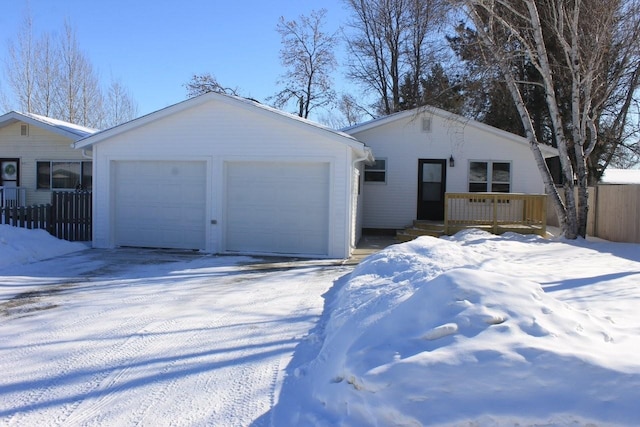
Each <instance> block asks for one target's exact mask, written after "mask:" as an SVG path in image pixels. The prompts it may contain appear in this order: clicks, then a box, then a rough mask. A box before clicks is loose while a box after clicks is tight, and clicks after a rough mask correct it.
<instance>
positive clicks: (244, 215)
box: [226, 162, 330, 255]
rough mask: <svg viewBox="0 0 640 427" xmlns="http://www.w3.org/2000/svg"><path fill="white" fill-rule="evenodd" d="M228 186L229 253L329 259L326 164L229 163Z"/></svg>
mask: <svg viewBox="0 0 640 427" xmlns="http://www.w3.org/2000/svg"><path fill="white" fill-rule="evenodd" d="M226 185H227V193H226V224H227V227H226V249H227V250H228V251H240V252H266V253H282V254H307V255H327V254H328V240H329V237H328V236H329V185H330V183H329V164H328V163H272V162H233V163H228V164H227V168H226Z"/></svg>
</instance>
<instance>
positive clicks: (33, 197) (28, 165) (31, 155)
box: [0, 122, 90, 205]
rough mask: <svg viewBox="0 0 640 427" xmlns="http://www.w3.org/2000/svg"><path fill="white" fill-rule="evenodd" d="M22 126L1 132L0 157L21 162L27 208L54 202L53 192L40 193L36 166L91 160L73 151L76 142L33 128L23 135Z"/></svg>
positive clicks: (43, 191) (41, 191) (0, 130)
mask: <svg viewBox="0 0 640 427" xmlns="http://www.w3.org/2000/svg"><path fill="white" fill-rule="evenodd" d="M22 124H24V123H22V122H15V123H12V124H9V125H7V126H4V127H2V128H0V157H2V158H19V159H20V187H22V188H25V189H26V198H27V202H26V204H27V205H36V204H45V203H49V202H51V191H50V190H38V189H37V185H36V184H37V170H36V162H38V161H47V160H90V159H87V158H86V157H83V155H82V150H75V149H73V148H71V144H72V143H73V140H71V139H69V138H65V137H63V136H61V135H58V134H56V133H53V132H49V131H47V130H45V129H42V128H40V127H37V126H33V125H29V135H28V136H22V135H20V126H21V125H22Z"/></svg>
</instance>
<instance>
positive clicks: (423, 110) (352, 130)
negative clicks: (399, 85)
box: [341, 106, 559, 157]
mask: <svg viewBox="0 0 640 427" xmlns="http://www.w3.org/2000/svg"><path fill="white" fill-rule="evenodd" d="M424 115H433V116H436V117H440V118H442V119H444V120H452V121H456V122H458V123H462V124H464V125H465V126H470V127H472V128H476V129H480V130H483V131H485V132H489V133H491V134H493V135H496V136H499V137H502V138H506V139H510V140H511V141H513V142H515V143H518V144H524V145H527V146H528V145H529V140H527V139H526V138H524V137H521V136H519V135H516V134H513V133H511V132H507V131H504V130H502V129H498V128H496V127H493V126H489V125H487V124H484V123H481V122H478V121H476V120H472V119H468V118H466V117H463V116H460V115H458V114H454V113H450V112H448V111H445V110H442V109H440V108H437V107H432V106H424V107H420V108H415V109H413V110H406V111H400V112H398V113H394V114H390V115H388V116H384V117H379V118H377V119H373V120H370V121H368V122H364V123H360V124H357V125H354V126H350V127H347V128H343V129H341V131H342V132H345V133H348V134H350V135H352V134H357V133H359V132H363V131H367V130H371V129H374V128H377V127H379V126H384V125H386V124H388V123H392V122H395V121H399V120H405V119H407V118H412V117H413V118H414V119H416V118H418V117H421V116H422V117H424ZM418 125H419V126H421V125H422V123H421V122H419V124H418ZM432 125H433V123H432ZM421 129H422V128H421ZM539 146H540V149H541V150H542V152H543V154H544V155H545V157H555V156H558V155H559V152H558V150H557V149H556V148H553V147H549V146H547V145H543V144H539Z"/></svg>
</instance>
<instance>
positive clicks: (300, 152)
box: [94, 100, 352, 258]
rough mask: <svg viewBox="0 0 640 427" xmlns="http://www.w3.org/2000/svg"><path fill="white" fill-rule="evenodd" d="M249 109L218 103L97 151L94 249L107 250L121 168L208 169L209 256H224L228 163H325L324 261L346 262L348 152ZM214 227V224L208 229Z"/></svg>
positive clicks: (133, 131) (127, 134)
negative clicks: (116, 166)
mask: <svg viewBox="0 0 640 427" xmlns="http://www.w3.org/2000/svg"><path fill="white" fill-rule="evenodd" d="M290 120H291V119H290V118H287V117H284V116H282V117H274V115H273V114H264V113H261V112H259V111H254V110H253V109H248V108H247V107H246V106H242V105H235V104H234V103H223V102H217V101H215V100H212V101H209V102H207V103H203V104H198V105H195V106H194V107H192V108H188V109H185V110H181V111H178V112H175V113H173V114H170V115H168V116H165V117H162V118H160V119H159V120H157V121H154V122H150V123H147V124H145V125H143V126H140V127H137V128H133V129H131V130H128V131H126V132H122V133H120V134H116V135H114V136H112V137H110V138H108V139H106V140H104V141H102V142H100V143H98V144H95V145H94V189H95V191H94V202H95V205H94V206H95V210H94V246H96V247H111V246H112V245H113V234H112V233H113V230H112V228H113V227H112V224H111V221H112V219H111V217H112V213H111V212H110V211H109V209H110V206H112V205H113V195H112V191H111V187H112V185H113V182H112V179H113V177H112V176H110V174H111V164H112V162H114V161H118V160H166V159H170V160H204V161H206V162H207V181H208V188H207V198H208V200H207V219H206V223H207V224H208V226H207V227H208V235H207V244H206V250H207V251H209V252H222V251H223V250H224V248H225V242H224V239H225V235H224V229H225V227H224V221H225V218H224V215H225V209H224V206H223V203H224V197H225V189H226V183H225V163H226V162H240V161H265V162H324V163H328V164H329V165H330V166H329V167H330V196H329V197H330V201H329V221H330V223H329V230H330V236H329V238H328V242H329V251H328V252H329V254H328V255H329V256H330V257H338V258H342V257H346V256H348V255H349V244H348V239H347V238H345V236H349V232H350V227H351V225H350V221H348V220H345V218H348V215H347V211H348V209H349V200H350V197H351V194H350V192H349V190H348V189H350V188H351V176H350V174H349V173H345V172H346V171H349V170H351V164H350V162H351V159H352V154H351V152H352V149H351V148H349V147H347V146H346V145H345V144H343V143H340V142H338V141H336V140H335V139H332V138H331V137H328V136H325V135H323V134H322V132H316V131H311V130H307V129H306V128H305V127H304V126H295V125H292V124H291V123H290ZM212 221H216V222H217V223H216V224H211V222H212Z"/></svg>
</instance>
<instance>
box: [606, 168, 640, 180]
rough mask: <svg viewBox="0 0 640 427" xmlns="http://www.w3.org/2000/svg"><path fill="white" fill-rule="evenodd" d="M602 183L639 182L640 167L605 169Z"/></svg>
mask: <svg viewBox="0 0 640 427" xmlns="http://www.w3.org/2000/svg"><path fill="white" fill-rule="evenodd" d="M600 182H601V183H602V184H640V169H605V171H604V174H603V175H602V179H601V180H600Z"/></svg>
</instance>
